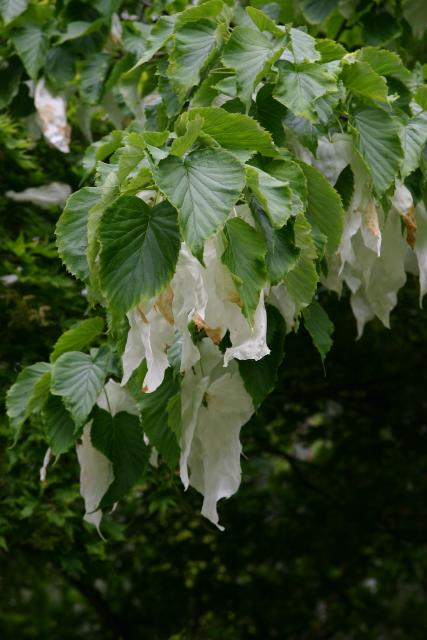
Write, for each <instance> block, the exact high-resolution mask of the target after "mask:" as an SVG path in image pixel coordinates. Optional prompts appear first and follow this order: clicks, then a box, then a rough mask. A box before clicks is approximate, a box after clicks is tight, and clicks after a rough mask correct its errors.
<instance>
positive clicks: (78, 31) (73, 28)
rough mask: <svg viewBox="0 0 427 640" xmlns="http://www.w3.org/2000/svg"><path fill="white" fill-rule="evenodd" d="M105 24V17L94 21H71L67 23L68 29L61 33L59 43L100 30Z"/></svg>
mask: <svg viewBox="0 0 427 640" xmlns="http://www.w3.org/2000/svg"><path fill="white" fill-rule="evenodd" d="M104 24H105V20H104V18H99V19H98V20H93V21H92V22H84V21H83V20H77V21H75V22H69V23H68V24H67V30H66V32H65V33H63V34H61V35H60V37H59V40H58V43H57V44H63V43H64V42H68V41H69V40H75V39H76V38H81V37H82V36H88V35H89V34H91V33H94V31H98V30H99V29H100V28H101V27H102V26H103V25H104Z"/></svg>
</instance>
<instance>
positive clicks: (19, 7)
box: [0, 0, 28, 24]
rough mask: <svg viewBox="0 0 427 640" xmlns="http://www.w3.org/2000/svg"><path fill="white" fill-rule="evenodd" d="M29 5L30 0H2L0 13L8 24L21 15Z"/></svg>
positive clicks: (0, 0) (0, 1)
mask: <svg viewBox="0 0 427 640" xmlns="http://www.w3.org/2000/svg"><path fill="white" fill-rule="evenodd" d="M27 6H28V0H0V15H1V17H2V18H3V20H4V22H5V24H7V23H8V22H12V20H15V18H17V17H18V16H20V15H21V13H23V12H24V11H25V9H26V8H27Z"/></svg>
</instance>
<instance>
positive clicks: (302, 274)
mask: <svg viewBox="0 0 427 640" xmlns="http://www.w3.org/2000/svg"><path fill="white" fill-rule="evenodd" d="M294 235H295V246H296V247H298V249H300V256H299V259H298V262H297V264H296V265H295V267H294V268H293V269H292V270H291V271H290V272H289V273H287V274H286V276H285V277H284V279H283V282H284V283H285V285H286V287H287V289H288V291H289V295H290V296H291V298H292V300H293V301H294V304H295V311H296V313H299V312H300V310H301V309H304V308H305V307H307V306H308V305H309V304H310V302H311V301H312V300H313V296H314V294H315V293H316V288H317V283H318V281H319V276H318V274H317V270H316V260H317V252H316V245H315V242H314V240H313V236H312V229H311V226H310V224H309V222H308V221H307V219H306V218H305V216H304V215H303V214H299V215H298V216H297V217H296V219H295V224H294Z"/></svg>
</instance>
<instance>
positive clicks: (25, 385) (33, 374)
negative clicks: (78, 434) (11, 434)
mask: <svg viewBox="0 0 427 640" xmlns="http://www.w3.org/2000/svg"><path fill="white" fill-rule="evenodd" d="M49 382H50V364H48V363H47V362H37V363H36V364H32V365H31V366H29V367H25V369H23V370H22V371H21V372H20V373H19V375H18V377H17V379H16V382H15V384H13V385H12V386H11V387H10V389H9V390H8V392H7V395H6V413H7V416H8V418H9V420H10V424H11V425H12V428H13V429H14V430H15V432H16V433H15V440H16V438H17V437H18V435H19V431H20V429H21V427H22V425H23V424H24V422H25V421H26V420H27V418H28V417H29V416H30V415H31V414H32V413H33V412H34V411H35V412H37V411H40V409H41V408H42V406H43V404H44V402H45V401H46V399H47V394H48V390H49Z"/></svg>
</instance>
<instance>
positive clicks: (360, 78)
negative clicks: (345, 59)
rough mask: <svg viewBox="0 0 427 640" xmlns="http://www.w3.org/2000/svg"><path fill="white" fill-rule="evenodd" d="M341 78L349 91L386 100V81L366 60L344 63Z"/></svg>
mask: <svg viewBox="0 0 427 640" xmlns="http://www.w3.org/2000/svg"><path fill="white" fill-rule="evenodd" d="M341 80H342V81H343V82H344V85H345V86H346V87H347V89H348V90H349V91H351V93H353V94H354V95H355V96H357V97H360V98H368V99H369V100H377V101H379V102H387V100H388V88H387V82H386V81H385V80H384V78H383V77H382V76H380V75H378V73H376V72H375V71H374V70H373V69H372V67H371V66H370V65H369V64H368V63H367V62H358V61H356V62H353V64H346V65H344V67H343V70H342V72H341Z"/></svg>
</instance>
